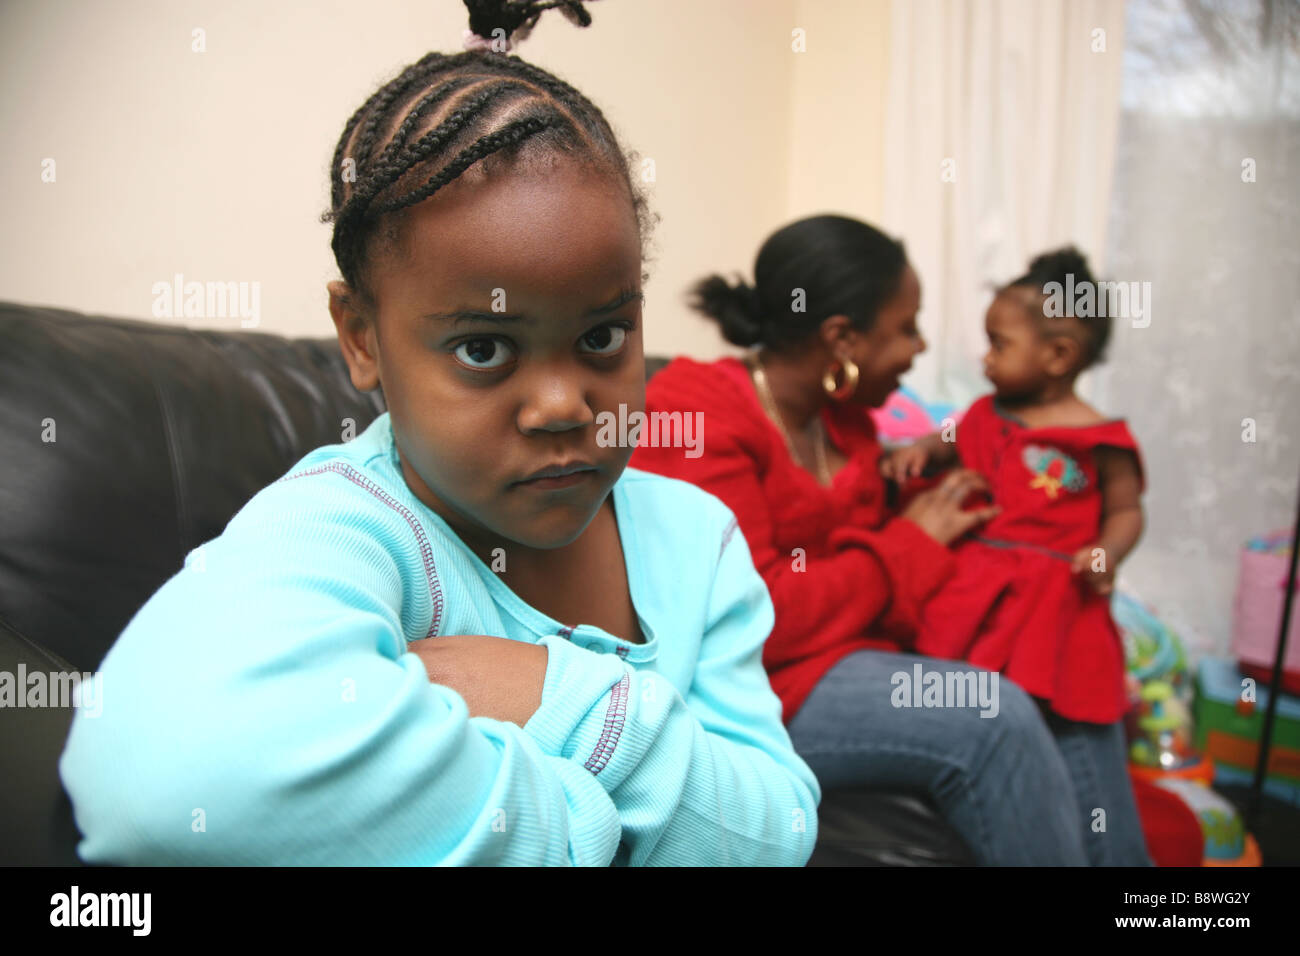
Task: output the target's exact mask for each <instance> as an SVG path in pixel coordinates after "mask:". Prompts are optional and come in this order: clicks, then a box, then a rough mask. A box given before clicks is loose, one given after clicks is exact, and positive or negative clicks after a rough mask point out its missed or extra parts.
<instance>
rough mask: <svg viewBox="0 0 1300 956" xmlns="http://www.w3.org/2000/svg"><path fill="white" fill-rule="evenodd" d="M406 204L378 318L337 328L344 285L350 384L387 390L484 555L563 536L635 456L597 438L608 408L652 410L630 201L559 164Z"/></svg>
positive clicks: (412, 453) (438, 489)
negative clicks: (558, 473) (552, 473)
mask: <svg viewBox="0 0 1300 956" xmlns="http://www.w3.org/2000/svg"><path fill="white" fill-rule="evenodd" d="M408 215H409V217H410V218H409V219H408V220H407V224H406V230H405V232H404V237H405V240H406V241H405V244H404V248H403V250H402V252H401V254H399V255H397V256H393V257H387V258H383V259H381V260H380V261H378V262H376V263H375V268H374V269H373V270H372V280H371V281H372V284H373V291H374V294H375V297H376V299H377V302H378V307H377V316H376V317H375V320H374V321H373V322H371V323H360V324H356V323H349V322H347V321H342V322H341V319H344V320H346V319H347V318H348V313H349V310H348V308H347V307H346V306H345V305H343V304H342V303H341V302H340V301H339V299H338V293H342V292H346V291H347V290H346V286H344V285H343V284H342V283H333V284H331V290H330V291H331V293H332V294H331V303H330V310H331V313H333V314H334V317H335V323H336V325H337V326H338V328H339V337H340V341H341V342H342V344H343V347H344V352H345V355H347V356H348V362H349V366H350V368H351V372H352V381H353V383H354V384H355V385H356V386H357V387H358V388H360V389H362V390H367V389H370V388H374V387H375V386H376V385H378V384H382V386H383V389H384V397H385V399H386V400H387V403H388V408H389V412H390V414H391V420H392V425H393V433H394V436H395V438H396V443H397V448H398V452H399V454H400V457H401V462H402V471H403V474H404V476H405V478H406V482H407V484H408V485H409V486H410V488H411V490H412V491H413V492H414V493H415V494H416V496H417V497H419V499H420V500H421V501H423V502H424V503H425V504H426V505H428V506H429V507H430V508H432V509H433V510H434V511H436V512H438V514H439V515H441V516H442V517H443V518H444V519H445V520H446V521H447V522H448V524H450V525H451V526H452V527H453V528H454V529H455V530H456V531H457V533H458V534H460V535H461V537H462V538H463V539H464V540H465V542H466V543H467V544H469V545H470V546H471V548H473V549H474V550H476V551H477V552H478V553H479V554H480V556H483V555H484V554H485V553H486V552H488V551H490V550H491V549H492V548H495V547H497V546H501V545H504V544H510V543H516V544H521V545H524V546H525V547H530V548H542V549H545V548H556V547H561V546H563V545H566V544H568V543H570V542H571V541H573V540H574V539H575V538H577V537H578V536H579V535H580V534H581V533H582V531H583V529H585V528H586V527H587V524H588V523H589V522H590V521H591V519H592V518H593V517H594V516H595V514H596V512H597V511H598V510H599V508H600V506H601V505H602V503H603V502H604V500H605V497H606V495H607V494H608V492H609V490H610V488H611V487H612V486H613V484H614V482H615V481H617V480H618V477H619V475H620V474H621V473H622V471H623V469H624V467H626V465H627V462H628V459H629V458H630V457H631V454H632V451H633V448H632V447H625V445H626V442H625V441H621V442H620V444H619V445H614V446H611V447H601V446H600V445H598V444H597V442H596V435H597V427H598V421H597V416H599V415H601V413H609V414H612V415H614V416H616V417H617V416H618V413H619V406H620V405H623V406H626V412H625V416H626V414H630V413H631V412H633V411H640V410H642V409H643V407H644V404H645V365H644V358H643V355H642V342H641V321H642V317H641V301H642V296H641V243H640V235H639V231H638V227H637V221H636V217H635V214H634V211H633V206H632V201H631V198H630V196H629V195H628V193H627V191H626V188H625V187H624V186H622V185H621V184H618V183H616V182H613V181H611V180H609V179H607V178H605V177H600V176H596V175H593V174H592V173H591V172H589V171H584V170H582V169H579V168H576V167H574V166H573V165H571V164H562V165H560V166H559V167H557V168H555V169H553V170H551V171H549V172H548V173H546V174H545V175H544V176H542V175H505V176H502V177H496V178H491V179H486V180H482V181H478V182H464V183H454V184H452V185H451V186H448V187H445V188H444V190H443V191H441V192H439V193H438V195H437V196H436V197H435V198H434V199H433V200H431V201H429V202H425V203H421V204H419V205H417V206H415V207H413V208H412V209H411V210H410V212H409V214H408ZM624 420H625V419H624ZM602 421H603V419H602ZM607 432H608V430H606V433H607ZM557 468H558V469H560V470H562V471H564V472H565V473H566V475H565V476H563V477H551V478H541V479H538V478H537V474H538V473H539V472H542V471H543V470H545V469H550V470H555V469H557Z"/></svg>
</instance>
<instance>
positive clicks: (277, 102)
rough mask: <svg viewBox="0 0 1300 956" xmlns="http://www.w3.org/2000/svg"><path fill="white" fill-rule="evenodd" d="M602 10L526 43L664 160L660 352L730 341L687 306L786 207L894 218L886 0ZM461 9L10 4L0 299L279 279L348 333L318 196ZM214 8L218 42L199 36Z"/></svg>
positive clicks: (625, 4)
mask: <svg viewBox="0 0 1300 956" xmlns="http://www.w3.org/2000/svg"><path fill="white" fill-rule="evenodd" d="M590 9H591V12H592V16H593V19H594V21H595V23H594V25H593V27H592V28H591V29H590V30H586V31H583V30H578V29H576V28H574V27H572V26H571V25H570V24H568V23H567V22H565V21H564V20H563V19H562V18H561V17H559V16H557V15H556V14H554V13H551V14H547V15H546V16H545V17H544V18H543V21H542V23H541V24H540V25H539V27H538V29H537V30H536V31H534V33H533V36H532V37H531V38H529V39H528V40H527V41H526V42H525V44H524V45H523V48H522V53H523V55H524V56H526V57H527V58H528V59H530V60H532V61H534V62H536V63H538V64H539V65H541V66H543V67H546V68H548V69H551V70H553V71H555V72H557V73H559V74H560V75H562V76H563V77H564V78H566V79H567V80H569V81H570V82H571V83H573V84H574V85H575V86H577V87H579V88H580V89H582V90H583V91H584V92H585V93H587V94H588V95H589V96H590V97H591V98H592V99H593V100H594V101H595V102H596V103H597V104H598V105H600V106H601V107H602V108H603V109H604V110H605V112H606V115H607V116H608V117H609V119H610V121H611V122H612V123H613V125H614V127H615V129H616V130H617V132H618V133H619V134H620V136H621V137H622V138H623V140H624V145H625V147H627V148H629V149H635V150H637V151H638V152H640V153H641V154H642V155H643V156H646V157H651V158H653V159H654V160H655V166H656V172H657V181H656V182H655V184H654V185H653V187H652V202H653V205H654V208H655V210H656V211H657V212H658V213H659V214H660V215H661V216H662V222H661V223H660V225H659V227H658V229H657V231H656V235H655V244H654V249H653V250H652V251H653V254H654V256H655V261H654V262H653V263H652V264H651V266H650V270H651V273H652V278H651V281H650V284H649V285H648V286H647V289H646V294H647V312H646V316H647V338H646V346H647V349H648V350H649V351H653V352H659V353H678V352H688V353H691V354H695V355H700V356H706V357H707V356H712V355H715V354H718V353H720V352H721V351H723V350H724V349H725V348H726V346H725V344H724V343H722V341H721V339H720V338H718V337H717V336H716V335H715V334H714V333H713V331H712V329H711V327H710V326H709V325H708V324H706V323H705V322H704V321H702V320H700V319H698V318H697V317H695V316H694V315H693V314H692V313H690V312H689V310H687V309H686V308H685V307H684V305H683V291H684V289H685V288H686V286H687V285H688V284H689V283H690V282H691V280H693V279H695V278H696V277H698V276H700V275H702V274H705V273H706V272H709V271H715V270H716V271H723V272H730V271H733V270H744V271H745V272H746V273H748V270H749V268H750V267H751V266H752V263H753V257H754V254H755V252H756V251H757V249H758V246H759V244H760V242H761V241H762V239H763V238H764V237H765V236H766V235H767V234H768V233H769V232H771V231H772V230H773V229H774V228H776V227H778V226H780V225H781V224H783V223H784V222H787V221H789V220H790V219H792V218H796V217H798V216H802V215H806V214H810V213H814V212H823V211H830V210H835V211H844V212H848V213H850V214H853V215H858V216H862V217H865V218H868V219H874V218H878V216H879V212H880V207H881V195H880V179H881V177H880V171H881V165H882V154H883V151H882V143H881V137H880V130H881V126H882V117H883V104H884V96H885V89H884V83H885V77H886V76H887V75H888V70H887V66H888V64H887V62H886V56H887V46H886V38H887V36H888V8H887V2H886V0H602V2H600V3H593V4H592V5H591V7H590ZM464 23H465V17H464V8H463V6H462V4H461V3H460V2H459V0H439V2H431V0H373V2H369V3H365V4H358V3H355V2H351V0H349V2H341V0H332V2H331V0H275V2H265V0H221V2H217V0H201V2H192V3H186V4H177V3H175V2H171V0H121V2H115V3H112V4H105V3H96V2H91V0H81V2H70V0H44V2H37V0H20V2H14V3H10V4H6V5H5V6H4V7H3V8H0V63H2V64H3V66H2V67H0V69H3V70H4V73H5V80H4V87H3V94H0V126H2V127H3V129H4V130H5V136H6V143H7V147H6V149H5V150H4V151H3V152H0V204H2V208H3V209H4V210H5V236H6V238H5V252H6V254H5V255H4V256H3V257H0V298H3V299H9V300H16V301H20V302H29V303H38V304H45V305H55V306H60V307H65V308H72V309H79V310H83V311H88V312H96V313H105V314H111V315H121V316H129V317H136V318H145V319H149V318H153V316H152V315H151V308H152V304H153V301H154V295H153V291H152V290H153V286H154V284H155V283H156V282H159V281H170V280H171V279H172V277H173V276H174V275H175V274H176V273H181V274H183V275H184V276H185V277H186V280H187V281H189V280H197V281H211V280H218V281H223V282H229V281H235V282H248V283H252V282H257V283H260V293H261V294H260V314H261V318H260V324H259V328H260V329H263V330H267V331H274V332H281V333H286V334H292V335H327V334H330V333H331V327H330V323H329V318H328V314H327V312H326V309H325V294H324V284H325V282H326V281H328V280H329V279H331V278H334V277H335V274H336V273H335V267H334V262H333V259H332V257H331V255H330V250H329V227H328V226H325V225H322V224H320V223H319V222H318V216H319V214H320V213H321V211H322V210H324V209H325V208H326V206H327V204H328V194H327V167H328V164H329V161H330V157H331V155H332V152H333V149H334V144H335V142H336V140H337V137H338V135H339V133H340V131H341V129H342V127H343V124H344V123H345V122H346V120H347V118H348V117H349V116H350V115H351V113H352V111H353V110H354V109H355V108H356V107H357V106H359V105H360V104H361V103H362V102H363V101H364V99H365V98H366V97H367V96H368V95H369V94H370V93H371V92H372V91H373V90H374V88H375V87H376V86H377V85H378V84H380V83H382V82H383V81H385V80H386V79H388V77H389V76H391V75H392V74H393V73H395V72H396V71H397V70H399V69H400V68H401V67H402V66H404V65H405V64H406V63H408V62H411V61H413V60H415V59H417V58H418V57H419V56H420V55H422V54H423V53H424V52H426V51H427V50H429V49H443V50H448V51H454V50H456V49H459V46H460V31H461V29H462V28H463V26H464ZM196 27H200V28H202V29H203V30H204V31H205V32H206V48H207V49H206V52H203V53H195V52H192V51H191V43H192V39H191V33H192V30H194V28H196ZM796 28H801V29H803V30H805V31H806V44H807V51H806V52H804V53H796V52H794V51H793V50H792V48H791V37H792V31H793V30H794V29H796ZM47 158H52V159H54V161H55V164H56V165H55V174H56V179H55V181H54V182H52V183H47V182H42V178H41V177H42V161H43V160H45V159H47ZM160 321H165V320H160ZM175 321H187V322H189V324H192V325H206V326H212V327H219V328H231V329H233V328H238V327H239V320H238V318H227V319H189V320H184V319H178V320H175Z"/></svg>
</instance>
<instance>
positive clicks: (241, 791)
mask: <svg viewBox="0 0 1300 956" xmlns="http://www.w3.org/2000/svg"><path fill="white" fill-rule="evenodd" d="M469 6H470V9H471V11H472V16H471V19H470V26H471V28H472V30H473V31H474V34H475V35H476V36H477V37H479V38H491V37H492V36H493V34H494V31H495V30H498V29H500V30H502V31H503V35H504V36H509V35H510V34H511V33H513V32H514V31H516V30H517V29H519V28H521V27H523V28H525V29H526V28H528V27H530V26H531V25H532V23H533V22H534V21H535V20H536V18H537V16H538V15H539V13H540V12H541V10H543V9H546V8H548V7H550V6H554V4H553V3H537V4H522V3H509V4H507V3H503V2H497V3H491V2H484V0H474V2H472V3H470V4H469ZM564 9H565V10H566V12H567V13H568V14H569V15H570V17H571V19H575V20H576V21H577V22H579V23H580V24H581V25H583V26H585V25H587V23H589V22H590V19H589V17H588V16H587V14H586V13H585V11H584V10H583V9H582V7H581V5H580V4H577V3H565V4H564ZM516 39H517V37H516ZM473 46H474V49H473V50H472V51H471V52H464V53H460V54H457V55H454V56H445V55H443V54H440V53H431V54H429V55H428V56H425V57H424V58H423V59H421V60H420V61H419V62H418V63H415V64H413V65H412V66H410V67H408V68H407V69H406V70H405V71H403V72H402V74H401V75H400V76H398V77H397V78H396V79H394V80H393V81H392V82H390V83H388V84H387V85H385V86H384V87H383V88H381V89H380V90H379V91H377V92H376V93H375V94H374V95H373V96H372V97H371V98H370V99H369V100H368V101H367V102H366V103H365V105H363V106H362V107H361V108H360V109H359V110H358V111H357V112H356V113H355V114H354V115H353V116H352V118H351V120H350V121H349V122H348V124H347V126H346V128H345V129H344V131H343V134H342V137H341V138H340V140H339V143H338V148H337V150H336V152H335V155H334V162H333V167H332V169H333V180H332V208H331V211H330V213H329V216H328V218H329V219H330V220H332V221H333V222H334V239H333V247H334V252H335V256H336V259H337V261H338V265H339V269H340V271H341V272H342V275H343V280H342V281H338V282H332V283H330V285H329V293H330V300H329V308H330V313H331V316H332V317H333V320H334V323H335V327H336V330H337V333H338V338H339V342H340V345H341V347H342V350H343V355H344V357H345V359H346V360H347V363H348V366H349V369H350V372H351V377H352V382H353V384H354V385H356V387H357V388H360V389H362V390H370V389H374V388H378V387H382V388H383V393H384V397H385V399H386V402H387V406H388V412H387V413H385V414H384V415H382V416H380V417H379V418H378V419H376V420H375V422H374V423H373V424H372V425H371V426H370V427H369V428H368V429H367V430H366V431H365V432H364V433H363V434H362V435H360V436H358V437H356V438H355V439H353V440H352V441H350V442H348V443H347V444H341V445H334V446H330V447H326V448H321V449H318V450H317V451H315V452H312V453H311V454H309V455H308V456H307V457H306V458H304V459H303V460H302V461H300V462H299V463H298V464H297V465H295V466H294V467H293V468H292V469H290V471H289V472H288V474H286V475H285V476H284V477H283V478H282V479H281V480H280V481H278V482H276V483H275V484H274V485H272V486H271V487H269V488H267V489H265V490H263V491H262V492H261V493H259V494H258V495H257V496H256V497H254V498H253V500H252V501H250V502H249V503H248V504H247V505H246V506H245V507H244V508H243V509H242V510H241V511H240V512H239V513H238V514H237V515H236V516H235V517H234V518H233V519H232V520H231V522H230V524H229V525H228V526H227V528H226V530H225V531H224V532H223V533H222V535H221V536H220V537H218V538H217V539H215V540H214V541H211V542H209V543H207V544H206V545H204V546H203V552H204V555H203V560H202V562H198V561H190V562H188V563H187V566H186V568H185V569H184V570H182V571H180V572H179V573H178V574H177V575H176V576H175V577H173V578H172V579H171V580H170V581H168V582H167V583H166V584H165V585H164V586H163V587H162V589H161V590H160V591H158V593H157V594H155V595H154V596H153V597H152V598H151V599H150V600H149V601H148V603H146V605H145V606H144V607H143V608H142V609H141V610H140V611H139V612H138V613H137V614H136V616H135V617H134V619H133V620H132V621H131V623H130V624H129V625H128V627H127V629H126V630H125V632H124V633H123V634H122V635H121V637H120V638H119V640H118V642H117V643H116V644H115V645H114V647H113V649H112V650H111V651H110V653H109V655H108V657H107V658H106V659H105V661H104V664H103V673H104V684H105V686H106V687H109V688H112V690H110V691H109V694H110V697H109V702H108V703H107V704H106V706H105V707H104V710H103V714H102V716H101V717H99V718H98V719H86V715H85V713H84V712H79V713H78V715H77V718H76V720H75V723H74V725H73V728H72V732H71V735H70V738H69V740H68V744H67V748H66V750H65V752H64V755H63V758H62V761H61V766H60V769H61V772H62V776H63V780H64V784H65V786H66V788H67V790H68V793H69V795H70V796H71V798H72V802H73V805H74V809H75V815H76V820H77V823H78V825H79V827H80V829H81V831H82V833H83V835H84V840H83V841H82V843H81V845H80V847H79V853H80V855H81V856H82V858H83V859H85V860H87V861H91V862H114V863H229V864H249V863H253V864H267V863H275V864H290V863H292V864H302V863H331V864H339V863H379V864H431V863H442V864H445V863H473V864H485V863H487V864H494V863H495V864H499V863H515V864H554V863H585V864H595V865H607V864H609V863H611V862H614V863H627V864H646V863H655V864H714V863H733V864H802V863H804V862H805V861H806V860H807V859H808V857H809V855H810V854H811V852H812V846H813V841H814V839H815V835H816V830H817V827H816V805H817V800H818V797H819V791H818V787H817V782H816V780H815V778H814V777H813V775H812V773H811V772H810V771H809V770H808V768H807V767H806V766H805V765H804V764H803V762H802V761H801V760H800V759H799V758H798V757H797V756H796V755H795V754H794V752H793V750H792V749H791V746H790V740H789V737H788V736H787V734H786V732H785V729H784V728H783V726H782V724H781V719H780V714H781V708H780V704H779V702H778V700H777V698H776V696H775V695H774V694H773V693H772V691H771V689H770V687H769V686H768V683H767V678H766V675H765V674H764V672H763V668H762V663H761V659H760V654H761V650H762V646H763V642H764V640H765V638H766V637H767V634H768V632H769V631H770V630H771V627H772V621H773V612H772V604H771V601H770V599H769V598H768V595H767V591H766V589H765V587H764V585H763V581H762V579H761V578H760V577H759V576H758V574H757V573H756V572H755V570H754V567H753V563H752V561H751V560H750V555H749V551H748V550H747V547H746V544H745V539H744V537H743V536H742V535H739V534H736V522H735V519H734V518H733V517H732V515H731V513H730V512H729V511H728V510H727V509H726V508H725V507H724V506H723V505H722V504H721V503H720V502H719V501H718V500H717V499H716V498H713V497H712V496H710V495H708V494H706V493H704V492H702V491H700V490H699V489H697V488H695V487H694V486H692V485H689V484H686V483H684V482H680V481H675V480H672V479H667V478H662V477H659V476H655V475H650V474H647V473H644V472H638V471H635V470H633V469H629V468H627V467H626V465H627V462H628V459H629V457H630V456H631V453H632V450H633V449H632V448H631V447H605V446H603V445H601V444H600V443H598V442H597V441H596V438H595V436H596V428H595V422H596V421H597V418H598V416H599V415H601V414H603V413H606V412H609V413H614V412H616V411H617V410H618V408H619V406H620V405H626V406H627V407H628V408H631V409H639V408H641V407H642V405H643V403H644V391H645V378H644V374H645V373H644V359H643V355H642V339H641V322H642V315H641V300H642V295H641V291H640V290H641V281H642V279H643V273H642V238H643V234H644V224H645V222H646V219H645V216H644V210H645V200H644V198H643V197H642V196H641V195H640V194H639V193H638V192H637V189H636V187H635V185H634V179H633V178H632V177H631V176H630V174H629V166H628V158H627V156H626V155H625V154H624V153H623V152H622V150H621V149H620V147H619V145H618V142H617V140H616V139H615V137H614V134H613V132H612V131H611V129H610V126H609V124H608V123H607V122H606V120H605V118H604V116H603V115H602V114H601V112H600V111H599V110H598V109H597V108H596V107H595V106H594V105H592V103H591V102H590V101H589V100H588V99H587V98H586V97H584V96H583V95H582V94H581V93H579V92H578V91H577V90H575V89H573V88H572V87H570V86H568V85H567V84H565V83H563V82H562V81H560V80H559V79H557V78H556V77H554V76H552V75H551V74H549V73H547V72H545V71H543V70H540V69H538V68H536V67H534V66H531V65H529V64H527V63H525V62H524V61H522V60H520V59H518V58H516V57H513V56H508V55H505V54H503V53H500V52H490V51H488V50H484V49H482V47H483V42H482V41H481V40H474V41H473Z"/></svg>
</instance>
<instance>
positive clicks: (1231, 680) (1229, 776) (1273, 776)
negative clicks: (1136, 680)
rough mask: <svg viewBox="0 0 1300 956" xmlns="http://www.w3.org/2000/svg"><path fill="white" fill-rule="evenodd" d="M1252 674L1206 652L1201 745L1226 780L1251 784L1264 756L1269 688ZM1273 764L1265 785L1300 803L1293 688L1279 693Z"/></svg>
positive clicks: (1299, 727)
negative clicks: (1263, 733) (1262, 737)
mask: <svg viewBox="0 0 1300 956" xmlns="http://www.w3.org/2000/svg"><path fill="white" fill-rule="evenodd" d="M1248 680H1250V678H1248V677H1246V676H1245V675H1243V674H1242V672H1241V671H1240V670H1238V668H1237V665H1236V663H1235V662H1234V661H1232V660H1229V659H1225V658H1206V659H1204V660H1202V661H1201V666H1200V668H1199V669H1198V671H1197V685H1196V691H1197V693H1196V709H1195V715H1196V746H1197V747H1199V748H1200V749H1201V750H1202V751H1203V752H1204V753H1205V754H1206V755H1207V756H1208V757H1209V758H1210V759H1211V760H1213V761H1214V765H1215V780H1216V781H1219V782H1222V783H1244V784H1247V785H1248V784H1249V783H1250V782H1251V779H1252V777H1253V775H1254V772H1255V764H1256V762H1257V761H1258V760H1259V737H1260V731H1261V730H1262V728H1263V723H1264V710H1265V708H1266V707H1267V706H1268V695H1269V690H1268V688H1266V687H1263V686H1261V685H1259V684H1258V683H1256V682H1253V681H1252V682H1251V683H1246V681H1248ZM1252 684H1253V686H1252ZM1267 769H1268V773H1267V776H1266V777H1265V779H1264V791H1265V792H1266V793H1268V794H1269V795H1270V796H1274V797H1276V798H1278V799H1279V800H1283V801H1285V802H1287V803H1290V804H1292V805H1294V806H1300V699H1297V698H1295V697H1293V696H1291V695H1289V694H1283V695H1282V696H1281V697H1280V698H1278V702H1277V716H1276V721H1275V723H1274V725H1273V739H1272V744H1271V746H1270V748H1269V757H1268V768H1267Z"/></svg>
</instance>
